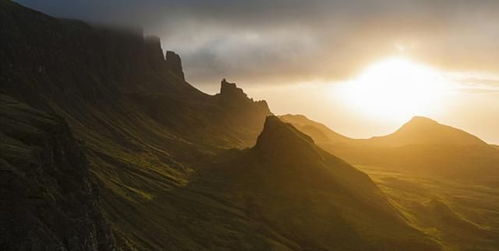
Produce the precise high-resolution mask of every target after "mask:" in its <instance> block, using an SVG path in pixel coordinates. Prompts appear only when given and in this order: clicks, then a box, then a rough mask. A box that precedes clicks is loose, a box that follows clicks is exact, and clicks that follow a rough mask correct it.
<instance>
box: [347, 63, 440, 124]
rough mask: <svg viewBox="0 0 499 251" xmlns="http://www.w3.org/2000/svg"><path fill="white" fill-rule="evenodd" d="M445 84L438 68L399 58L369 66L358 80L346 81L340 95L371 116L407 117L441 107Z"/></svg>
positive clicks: (353, 106) (399, 118)
mask: <svg viewBox="0 0 499 251" xmlns="http://www.w3.org/2000/svg"><path fill="white" fill-rule="evenodd" d="M444 85H445V81H444V79H443V78H442V77H441V74H439V72H438V71H436V70H434V69H432V68H430V67H427V66H424V65H421V64H419V63H416V62H414V61H412V60H409V59H406V58H400V57H397V58H390V59H386V60H383V61H381V62H378V63H375V64H373V65H371V66H369V67H367V68H366V69H365V70H364V71H363V72H362V73H361V74H360V75H359V76H358V77H357V78H356V79H354V80H353V81H349V82H347V83H344V84H343V85H342V86H341V88H340V93H339V95H340V97H341V98H342V99H344V101H345V102H346V103H347V104H348V105H349V106H350V107H352V108H354V109H356V110H358V111H360V112H362V113H365V114H367V115H369V116H374V117H376V118H382V119H392V120H406V119H407V118H409V117H412V116H414V115H425V114H428V113H429V112H430V111H431V109H432V108H435V106H438V104H439V102H441V99H442V97H443V95H442V94H443V87H444Z"/></svg>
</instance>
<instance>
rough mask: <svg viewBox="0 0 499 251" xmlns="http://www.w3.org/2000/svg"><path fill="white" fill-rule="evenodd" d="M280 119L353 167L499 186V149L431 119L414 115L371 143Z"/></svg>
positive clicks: (319, 126) (305, 122) (293, 118)
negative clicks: (357, 165) (390, 170)
mask: <svg viewBox="0 0 499 251" xmlns="http://www.w3.org/2000/svg"><path fill="white" fill-rule="evenodd" d="M281 118H282V119H283V120H285V121H289V122H290V123H292V124H293V125H297V126H298V128H300V130H302V131H303V132H305V133H306V134H308V135H310V136H311V137H313V138H314V140H317V142H318V144H319V145H320V146H321V147H323V148H324V149H326V150H327V151H329V152H331V153H333V154H335V155H337V156H340V157H341V158H343V159H345V160H347V161H349V162H350V163H354V164H362V165H370V166H379V167H384V168H390V169H393V170H398V171H402V172H408V173H412V174H417V175H426V176H428V175H429V176H435V177H439V178H447V179H457V180H466V181H471V182H487V183H488V184H496V185H497V180H498V177H499V151H497V149H495V148H494V147H493V146H491V145H488V144H487V143H485V142H484V141H482V140H480V139H479V138H478V137H476V136H474V135H471V134H469V133H467V132H465V131H463V130H459V129H457V128H453V127H450V126H446V125H443V124H440V123H438V122H436V121H433V120H431V119H428V118H424V117H414V118H413V119H411V120H410V121H409V122H407V123H406V124H404V125H403V126H402V127H401V128H400V129H398V130H397V131H395V132H394V133H392V134H389V135H386V136H380V137H373V138H370V139H350V138H346V137H343V136H341V135H340V136H336V137H331V136H329V135H338V134H337V133H335V132H333V131H332V130H330V129H329V128H327V127H325V126H324V125H322V124H319V123H317V122H314V121H311V120H309V119H307V118H306V117H304V116H296V115H286V116H282V117H281Z"/></svg>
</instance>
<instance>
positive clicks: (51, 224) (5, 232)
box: [0, 95, 115, 251]
mask: <svg viewBox="0 0 499 251" xmlns="http://www.w3.org/2000/svg"><path fill="white" fill-rule="evenodd" d="M0 121H1V122H0V138H1V140H0V200H1V204H0V249H2V250H60V251H63V250H81V251H83V250H114V249H115V242H114V239H113V236H112V234H111V231H110V229H109V226H108V225H107V223H106V222H105V220H104V218H103V216H102V214H101V212H100V209H99V206H98V204H97V202H98V194H97V190H96V186H95V184H93V183H92V182H91V181H90V174H89V170H88V162H87V159H86V157H85V155H84V154H83V153H82V151H81V150H80V147H79V146H78V144H77V142H76V141H75V139H73V136H72V135H71V132H70V130H69V128H68V126H67V125H66V123H65V122H64V120H63V119H61V118H59V117H56V116H53V115H49V114H47V113H44V112H40V111H37V110H34V109H32V108H30V107H28V106H27V105H25V104H22V103H19V102H17V101H16V100H14V99H12V98H10V97H8V96H4V95H1V96H0Z"/></svg>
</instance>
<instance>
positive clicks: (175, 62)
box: [165, 51, 185, 80]
mask: <svg viewBox="0 0 499 251" xmlns="http://www.w3.org/2000/svg"><path fill="white" fill-rule="evenodd" d="M165 59H166V68H167V69H168V71H170V72H171V73H172V74H173V75H175V76H177V77H178V78H180V79H182V80H185V78H184V71H183V70H182V61H181V59H180V56H179V55H178V54H177V53H175V52H173V51H167V52H166V55H165Z"/></svg>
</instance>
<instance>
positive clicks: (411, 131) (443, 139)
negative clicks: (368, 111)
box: [366, 117, 487, 147]
mask: <svg viewBox="0 0 499 251" xmlns="http://www.w3.org/2000/svg"><path fill="white" fill-rule="evenodd" d="M366 143H368V144H371V145H379V146H392V147H395V146H406V145H448V146H486V145H487V143H485V142H484V141H482V140H481V139H479V138H478V137H476V136H474V135H471V134H469V133H467V132H465V131H463V130H460V129H456V128H453V127H450V126H447V125H442V124H440V123H438V122H436V121H434V120H431V119H429V118H425V117H414V118H412V119H411V120H410V121H409V122H407V123H406V124H404V125H403V126H402V127H401V128H400V129H398V130H397V131H395V132H394V133H392V134H389V135H386V136H382V137H373V138H371V139H369V140H368V141H366Z"/></svg>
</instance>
